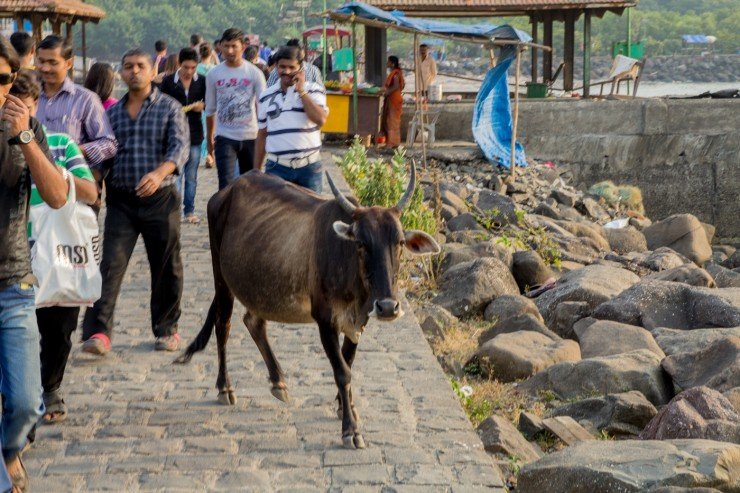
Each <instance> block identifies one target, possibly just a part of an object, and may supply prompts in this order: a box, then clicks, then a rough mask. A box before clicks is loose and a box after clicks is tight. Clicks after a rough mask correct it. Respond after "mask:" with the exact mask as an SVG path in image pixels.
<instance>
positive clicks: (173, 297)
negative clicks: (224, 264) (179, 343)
mask: <svg viewBox="0 0 740 493" xmlns="http://www.w3.org/2000/svg"><path fill="white" fill-rule="evenodd" d="M106 205H107V213H106V216H105V230H104V232H103V259H102V261H101V263H100V272H101V274H102V276H103V289H102V293H101V297H100V299H99V300H98V301H96V302H95V305H94V306H93V307H92V308H90V309H88V310H87V311H86V312H85V319H84V321H83V323H82V339H83V340H85V341H86V340H87V339H89V338H90V337H92V336H93V335H94V334H105V335H106V336H108V337H111V336H112V334H113V323H114V320H113V313H114V311H115V307H116V301H117V300H118V294H119V293H120V291H121V283H122V282H123V276H124V275H125V274H126V268H127V267H128V263H129V260H130V259H131V254H132V253H133V251H134V246H135V245H136V240H137V239H138V238H139V235H141V236H142V238H143V239H144V246H145V248H146V254H147V258H148V259H149V268H150V271H151V287H152V294H151V316H152V332H153V333H154V336H155V337H162V336H168V335H172V334H175V333H177V321H178V320H179V319H180V313H181V312H180V300H181V298H182V284H183V270H182V260H181V258H180V195H179V193H178V192H177V190H175V187H174V186H166V187H163V188H160V189H159V190H157V192H155V193H154V195H151V196H149V197H145V198H139V197H137V196H136V194H135V193H132V192H123V191H119V190H114V189H109V190H108V196H107V200H106Z"/></svg>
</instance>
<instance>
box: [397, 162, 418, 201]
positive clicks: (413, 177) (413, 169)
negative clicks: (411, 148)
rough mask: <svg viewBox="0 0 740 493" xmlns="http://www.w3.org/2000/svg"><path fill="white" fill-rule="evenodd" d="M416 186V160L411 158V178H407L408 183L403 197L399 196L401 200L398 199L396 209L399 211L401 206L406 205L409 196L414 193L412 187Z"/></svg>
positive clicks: (409, 198)
mask: <svg viewBox="0 0 740 493" xmlns="http://www.w3.org/2000/svg"><path fill="white" fill-rule="evenodd" d="M415 187H416V161H415V160H413V159H412V160H411V178H410V179H409V184H408V186H407V187H406V191H405V192H404V193H403V197H401V200H399V201H398V205H396V209H398V210H399V211H403V208H404V207H406V205H407V204H408V203H409V201H410V200H411V197H413V195H414V188H415Z"/></svg>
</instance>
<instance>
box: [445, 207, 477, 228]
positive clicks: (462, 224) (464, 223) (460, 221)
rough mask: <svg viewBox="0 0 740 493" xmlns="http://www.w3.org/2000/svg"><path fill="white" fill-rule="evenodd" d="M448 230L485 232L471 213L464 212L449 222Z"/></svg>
mask: <svg viewBox="0 0 740 493" xmlns="http://www.w3.org/2000/svg"><path fill="white" fill-rule="evenodd" d="M447 229H449V230H450V231H485V228H484V227H483V226H481V225H480V224H478V220H477V219H476V218H475V216H474V215H472V214H471V213H469V212H464V213H462V214H460V215H458V216H455V217H453V218H452V219H450V220H449V221H447Z"/></svg>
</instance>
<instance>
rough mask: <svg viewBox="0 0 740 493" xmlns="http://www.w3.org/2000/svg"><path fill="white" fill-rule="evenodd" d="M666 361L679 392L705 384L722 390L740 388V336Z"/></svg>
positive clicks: (679, 354) (673, 356) (667, 370)
mask: <svg viewBox="0 0 740 493" xmlns="http://www.w3.org/2000/svg"><path fill="white" fill-rule="evenodd" d="M662 364H663V368H664V369H665V371H666V372H667V373H668V374H669V375H670V376H671V378H672V379H673V385H674V387H675V388H676V391H678V392H680V391H682V390H686V389H690V388H692V387H699V386H701V385H706V386H707V387H710V388H712V389H715V390H718V391H720V392H724V391H727V390H730V389H732V388H734V387H740V337H734V336H730V337H727V338H724V339H719V340H716V341H714V342H713V343H712V344H710V345H708V346H705V347H702V348H698V349H697V350H695V351H693V352H687V353H678V354H673V355H671V356H668V357H667V358H666V359H664V360H663V363H662Z"/></svg>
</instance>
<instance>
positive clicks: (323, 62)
mask: <svg viewBox="0 0 740 493" xmlns="http://www.w3.org/2000/svg"><path fill="white" fill-rule="evenodd" d="M324 12H326V0H324ZM321 19H322V22H321V24H322V30H323V33H322V38H321V44H322V45H323V47H324V48H323V50H322V52H323V53H322V54H321V77H322V78H323V79H324V81H326V44H327V41H328V40H327V39H326V17H322V18H321Z"/></svg>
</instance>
